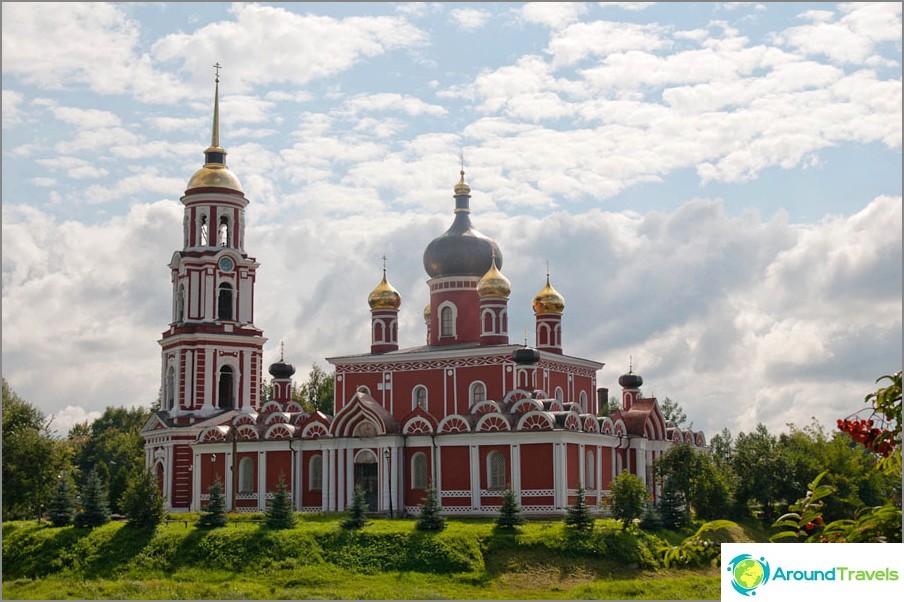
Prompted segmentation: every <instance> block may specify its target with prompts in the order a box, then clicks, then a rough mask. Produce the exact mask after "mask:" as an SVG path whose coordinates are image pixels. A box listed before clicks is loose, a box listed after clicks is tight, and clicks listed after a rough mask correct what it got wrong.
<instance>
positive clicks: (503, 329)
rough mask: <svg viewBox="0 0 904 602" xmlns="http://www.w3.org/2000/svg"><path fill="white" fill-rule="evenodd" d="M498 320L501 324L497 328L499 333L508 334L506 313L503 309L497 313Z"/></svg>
mask: <svg viewBox="0 0 904 602" xmlns="http://www.w3.org/2000/svg"><path fill="white" fill-rule="evenodd" d="M499 320H500V322H502V324H501V325H500V327H499V332H500V333H502V334H505V333H507V332H508V311H506V310H504V309H503V310H502V311H501V312H500V313H499Z"/></svg>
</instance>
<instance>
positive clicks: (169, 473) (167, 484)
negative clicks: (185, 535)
mask: <svg viewBox="0 0 904 602" xmlns="http://www.w3.org/2000/svg"><path fill="white" fill-rule="evenodd" d="M163 449H164V451H165V452H166V456H164V460H163V461H164V462H166V474H165V475H164V476H165V477H166V478H165V479H164V485H163V488H164V490H166V495H165V496H164V499H165V500H166V505H167V508H169V509H170V510H172V508H173V479H174V478H175V475H174V474H173V445H172V443H170V444H169V445H167V446H166V447H164V448H163Z"/></svg>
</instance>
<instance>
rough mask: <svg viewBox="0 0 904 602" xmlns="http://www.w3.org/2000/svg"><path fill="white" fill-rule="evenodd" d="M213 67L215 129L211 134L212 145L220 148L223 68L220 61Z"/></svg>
mask: <svg viewBox="0 0 904 602" xmlns="http://www.w3.org/2000/svg"><path fill="white" fill-rule="evenodd" d="M213 68H214V69H215V70H216V78H215V80H214V82H215V83H214V92H213V131H212V132H211V134H210V146H211V147H213V148H219V146H220V69H222V68H223V66H222V65H220V63H219V62H217V63H215V64H214V66H213Z"/></svg>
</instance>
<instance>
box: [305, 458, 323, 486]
mask: <svg viewBox="0 0 904 602" xmlns="http://www.w3.org/2000/svg"><path fill="white" fill-rule="evenodd" d="M308 490H309V491H323V456H314V457H313V458H311V462H310V464H308Z"/></svg>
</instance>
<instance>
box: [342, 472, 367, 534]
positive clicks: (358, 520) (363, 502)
mask: <svg viewBox="0 0 904 602" xmlns="http://www.w3.org/2000/svg"><path fill="white" fill-rule="evenodd" d="M366 511H367V494H366V493H365V491H364V487H362V486H361V484H360V483H357V484H356V485H355V493H354V494H353V495H352V505H351V507H349V509H348V512H349V516H348V518H347V519H345V520H344V521H342V528H343V529H360V528H362V527H363V526H364V525H366V524H367V517H365V516H364V513H365V512H366Z"/></svg>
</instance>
